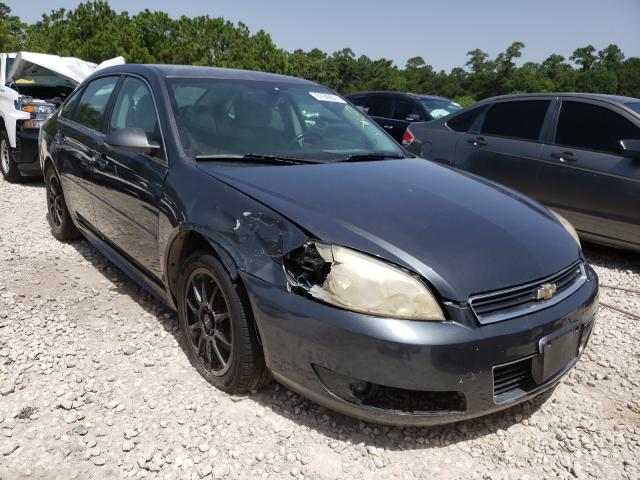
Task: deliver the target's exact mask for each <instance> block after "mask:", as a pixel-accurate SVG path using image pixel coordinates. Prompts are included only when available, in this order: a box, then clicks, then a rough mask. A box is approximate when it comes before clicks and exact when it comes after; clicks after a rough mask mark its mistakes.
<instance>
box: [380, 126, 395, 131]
mask: <svg viewBox="0 0 640 480" xmlns="http://www.w3.org/2000/svg"><path fill="white" fill-rule="evenodd" d="M382 128H384V129H385V130H393V125H383V127H382Z"/></svg>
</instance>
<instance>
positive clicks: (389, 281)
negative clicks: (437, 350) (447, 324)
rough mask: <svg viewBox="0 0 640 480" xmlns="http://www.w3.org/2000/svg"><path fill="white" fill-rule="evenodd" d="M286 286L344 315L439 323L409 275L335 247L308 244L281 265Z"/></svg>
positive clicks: (422, 288) (434, 304) (435, 309)
mask: <svg viewBox="0 0 640 480" xmlns="http://www.w3.org/2000/svg"><path fill="white" fill-rule="evenodd" d="M285 269H286V272H287V277H288V279H289V284H290V285H291V286H292V287H293V288H294V289H297V290H298V291H304V292H306V294H308V295H310V296H311V297H314V298H316V299H318V300H321V301H324V302H326V303H329V304H331V305H335V306H337V307H340V308H344V309H346V310H351V311H354V312H359V313H366V314H370V315H378V316H384V317H391V318H399V319H410V320H444V315H443V313H442V310H441V309H440V306H439V305H438V301H437V300H436V299H435V297H434V296H433V294H432V293H431V291H430V290H429V288H428V287H427V286H426V285H425V284H424V283H423V282H421V281H420V280H419V279H418V278H416V277H415V276H413V275H412V274H411V273H409V272H407V271H405V270H403V269H401V268H399V267H396V266H394V265H392V264H390V263H387V262H385V261H383V260H379V259H377V258H375V257H372V256H370V255H366V254H363V253H360V252H357V251H355V250H351V249H349V248H345V247H341V246H338V245H326V244H322V243H316V242H312V243H308V244H307V245H305V246H304V247H301V248H300V249H298V250H296V251H294V252H292V253H291V254H290V255H289V257H288V258H287V261H286V262H285Z"/></svg>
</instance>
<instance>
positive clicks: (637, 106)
mask: <svg viewBox="0 0 640 480" xmlns="http://www.w3.org/2000/svg"><path fill="white" fill-rule="evenodd" d="M625 105H626V106H627V107H629V108H630V109H631V110H633V111H634V112H638V113H640V102H631V103H625Z"/></svg>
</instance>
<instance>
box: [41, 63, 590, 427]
mask: <svg viewBox="0 0 640 480" xmlns="http://www.w3.org/2000/svg"><path fill="white" fill-rule="evenodd" d="M40 160H41V162H42V167H43V171H44V172H45V177H46V193H47V205H48V219H49V223H50V225H51V231H52V233H53V235H54V236H55V237H56V238H58V239H60V240H63V241H64V240H69V239H72V238H76V237H77V236H79V235H82V236H84V237H85V238H87V239H88V240H89V241H90V242H91V243H93V244H94V245H95V246H96V248H98V249H99V250H100V251H101V252H103V253H104V254H105V255H106V256H107V257H108V258H110V259H111V260H112V261H113V262H114V263H115V264H117V265H118V266H119V267H120V268H122V269H123V270H124V271H125V272H127V273H128V274H129V275H130V276H131V277H132V278H133V279H134V280H136V281H137V282H139V283H140V284H141V285H143V286H144V287H145V288H146V289H148V290H149V291H150V292H152V293H153V294H155V295H156V296H158V297H159V298H160V299H162V300H163V301H164V302H165V303H166V304H167V305H169V306H170V307H172V308H174V309H176V310H177V311H178V316H179V322H180V327H181V331H182V334H183V338H184V349H185V352H186V354H187V355H188V356H189V358H190V360H191V362H192V364H193V365H194V367H195V368H196V369H197V370H198V371H199V372H200V373H201V374H202V375H203V376H204V377H205V378H206V379H207V380H208V381H209V382H211V383H212V384H213V385H215V386H216V387H218V388H220V389H222V390H224V391H227V392H232V393H239V392H247V391H251V390H254V389H256V388H258V387H260V386H261V385H263V384H264V383H266V382H267V381H269V380H270V378H271V377H272V376H273V377H275V378H276V379H277V380H278V381H280V382H281V383H283V384H285V385H286V386H288V387H289V388H291V389H292V390H294V391H296V392H299V393H300V394H302V395H305V396H307V397H309V398H310V399H312V400H314V401H316V402H318V403H321V404H323V405H325V406H327V407H329V408H332V409H335V410H337V411H340V412H343V413H346V414H348V415H352V416H355V417H358V418H362V419H365V420H371V421H374V422H379V423H389V424H413V425H427V424H436V423H444V422H451V421H457V420H461V419H465V418H470V417H473V416H478V415H482V414H486V413H489V412H492V411H495V410H499V409H502V408H505V407H508V406H511V405H514V404H516V403H518V402H522V401H525V400H527V399H530V398H532V397H534V396H536V395H538V394H540V393H542V392H544V391H546V390H549V389H550V388H552V387H553V386H555V385H556V384H557V383H558V381H559V380H560V378H561V377H562V376H563V375H564V374H566V373H567V371H569V369H571V368H572V367H573V365H575V363H576V362H577V361H578V359H579V357H580V355H581V354H582V352H583V351H584V349H585V347H586V345H587V342H588V339H589V336H590V334H591V332H592V330H593V324H594V321H595V320H594V319H595V314H596V310H597V297H598V280H597V277H596V275H595V273H594V272H593V270H592V269H591V268H590V267H589V266H588V265H587V264H586V263H585V262H584V258H583V256H582V252H581V248H580V244H579V241H578V239H577V236H576V234H575V231H574V230H573V228H572V227H571V225H570V224H568V223H567V222H566V221H565V220H564V219H563V218H561V217H559V216H558V215H556V214H554V213H552V212H550V211H549V210H547V209H545V208H544V207H542V206H541V205H540V204H538V203H536V202H535V201H533V200H530V199H528V198H526V197H524V196H522V195H520V194H518V193H516V192H514V191H512V190H509V189H507V188H505V187H502V186H499V185H497V184H494V183H491V182H489V181H486V180H482V179H479V178H477V177H474V176H472V175H469V174H465V173H460V172H456V171H453V170H451V169H449V168H447V167H443V166H440V165H436V164H433V163H431V162H428V161H425V160H422V159H419V158H414V157H412V156H411V155H409V154H407V153H406V152H405V151H404V150H403V149H402V148H401V147H400V146H398V145H397V144H396V143H395V142H394V141H393V140H392V139H391V137H389V136H388V135H387V134H386V133H385V132H384V131H383V130H381V129H380V128H379V127H378V126H377V125H376V124H375V123H373V122H372V121H371V120H370V119H369V118H368V117H366V116H364V115H363V114H362V113H361V112H360V111H359V110H358V109H356V108H355V107H354V106H352V105H351V104H349V103H348V102H347V101H345V100H344V99H343V98H342V97H341V96H339V95H337V94H336V93H335V92H333V91H330V90H328V89H326V88H324V87H321V86H319V85H317V84H315V83H312V82H308V81H304V80H300V79H295V78H289V77H283V76H277V75H270V74H264V73H256V72H246V71H236V70H225V69H214V68H200V67H179V66H148V65H147V66H144V65H123V66H118V67H112V68H108V69H105V70H101V71H100V72H99V73H96V74H94V75H93V76H91V77H90V78H88V79H87V80H86V81H85V82H84V83H83V84H82V85H81V86H80V87H78V88H77V89H76V91H75V92H74V93H73V95H71V96H70V98H69V99H68V100H67V101H66V102H65V104H64V105H63V107H62V108H61V109H60V110H59V112H58V113H56V114H55V115H54V116H53V117H51V118H50V119H49V120H48V121H47V122H46V123H45V125H44V127H43V128H42V133H41V138H40Z"/></svg>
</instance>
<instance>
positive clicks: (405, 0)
mask: <svg viewBox="0 0 640 480" xmlns="http://www.w3.org/2000/svg"><path fill="white" fill-rule="evenodd" d="M3 1H4V2H5V3H6V4H8V5H9V7H11V10H12V12H13V13H14V14H16V15H19V16H20V17H21V18H22V19H23V20H24V21H27V22H33V21H36V20H38V19H39V18H40V15H41V14H42V13H44V12H48V11H50V10H51V9H54V8H60V7H65V8H73V7H75V6H76V5H77V4H78V3H79V1H78V0H3ZM110 4H111V6H112V7H113V8H114V9H115V10H117V11H121V10H127V11H129V12H130V13H135V12H137V11H139V10H141V9H144V8H149V9H151V10H163V11H165V12H167V13H169V14H170V15H171V16H173V17H177V16H180V15H187V16H195V15H205V14H208V15H210V16H223V17H225V18H226V19H228V20H231V21H234V22H237V21H242V22H244V23H245V24H247V25H248V26H249V28H250V29H251V30H252V31H256V30H259V29H264V30H265V31H267V32H268V33H269V34H271V36H272V38H273V40H274V41H275V42H276V44H277V45H278V46H280V47H282V48H285V49H286V50H294V49H296V48H302V49H304V50H310V49H312V48H315V47H317V48H320V49H322V50H324V51H327V52H330V53H331V52H334V51H336V50H338V49H341V48H343V47H351V48H352V49H353V50H354V51H355V53H356V55H361V54H364V55H368V56H369V57H371V58H380V57H385V58H389V59H392V60H394V61H395V63H396V64H397V65H399V66H404V63H405V61H406V60H407V59H408V58H410V57H413V56H417V55H420V56H422V57H424V58H425V60H426V61H427V63H430V64H432V65H433V66H434V67H435V68H437V69H441V68H444V69H446V70H449V69H451V68H452V67H455V66H462V65H463V64H464V63H465V61H466V52H467V51H469V50H472V49H474V48H481V49H482V50H485V51H486V52H488V53H489V54H490V55H491V56H495V54H497V53H498V52H500V51H502V50H504V49H505V48H506V47H507V46H508V45H509V44H511V43H512V42H513V41H516V40H520V41H522V42H524V43H525V45H526V48H525V50H524V55H523V59H524V60H532V61H541V60H544V59H545V58H546V57H547V56H548V55H549V54H551V53H560V54H561V55H564V56H565V57H569V55H571V52H572V51H573V50H574V49H575V48H577V47H582V46H585V45H588V44H592V45H594V46H595V47H596V48H597V49H600V48H603V47H605V46H606V45H608V44H609V43H616V44H618V46H620V48H621V49H622V51H623V52H624V53H625V54H626V56H627V57H630V56H640V0H616V1H611V0H609V1H607V0H536V1H530V0H431V1H429V0H422V1H420V0H402V1H399V0H392V1H384V2H381V1H377V2H375V1H363V0H341V1H338V0H322V1H314V2H311V1H308V0H268V1H260V0H233V1H219V0H208V1H203V0H179V1H176V0H136V1H135V2H133V1H128V2H127V1H124V0H111V1H110Z"/></svg>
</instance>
